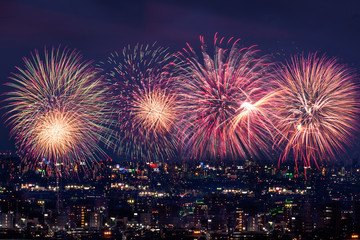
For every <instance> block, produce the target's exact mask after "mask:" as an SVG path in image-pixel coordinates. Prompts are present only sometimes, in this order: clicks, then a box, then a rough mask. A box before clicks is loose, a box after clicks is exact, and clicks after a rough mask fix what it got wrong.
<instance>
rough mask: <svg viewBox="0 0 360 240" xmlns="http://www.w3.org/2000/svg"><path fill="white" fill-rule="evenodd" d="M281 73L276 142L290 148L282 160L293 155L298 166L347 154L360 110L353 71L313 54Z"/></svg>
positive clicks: (279, 75)
mask: <svg viewBox="0 0 360 240" xmlns="http://www.w3.org/2000/svg"><path fill="white" fill-rule="evenodd" d="M275 76H276V80H277V83H278V88H277V90H276V92H277V93H276V94H277V97H276V98H275V99H276V101H274V102H273V104H274V106H275V114H274V116H276V118H275V125H276V126H277V129H278V130H279V133H278V134H277V137H276V144H278V145H279V146H285V149H284V152H283V155H282V157H281V160H282V161H283V160H285V159H286V158H287V157H288V156H289V154H290V153H292V154H293V155H294V158H295V162H296V164H297V162H298V161H299V160H300V161H303V163H304V166H310V165H311V162H314V163H315V164H316V165H318V163H317V161H318V160H320V161H322V160H326V159H327V158H334V157H335V156H336V155H337V154H339V153H341V152H343V151H344V147H345V146H346V145H349V144H350V137H351V136H352V135H353V133H354V131H355V130H356V128H357V118H358V113H359V112H358V110H359V104H358V99H357V96H356V95H357V94H358V91H357V86H356V85H355V83H354V79H355V76H354V74H353V72H352V71H351V70H350V69H348V68H346V67H345V66H343V65H341V64H339V63H338V62H337V60H336V59H335V58H331V59H330V58H326V57H320V58H319V57H317V56H316V54H309V55H308V56H307V57H305V56H301V57H300V56H297V57H293V58H292V59H291V61H290V62H289V63H287V64H285V65H282V66H281V67H279V68H278V69H277V74H275ZM279 163H280V162H279Z"/></svg>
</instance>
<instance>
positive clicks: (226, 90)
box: [177, 35, 272, 159]
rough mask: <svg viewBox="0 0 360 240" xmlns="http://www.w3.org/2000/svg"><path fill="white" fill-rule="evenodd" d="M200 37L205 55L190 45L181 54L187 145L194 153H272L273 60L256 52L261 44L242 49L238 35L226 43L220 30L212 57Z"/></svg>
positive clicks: (182, 115)
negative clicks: (269, 149)
mask: <svg viewBox="0 0 360 240" xmlns="http://www.w3.org/2000/svg"><path fill="white" fill-rule="evenodd" d="M200 40H201V42H202V57H198V56H197V55H196V53H195V51H194V50H193V49H192V48H191V47H190V46H189V45H188V48H189V50H187V49H184V51H185V54H182V53H180V58H181V59H182V60H183V61H184V64H183V66H182V67H181V68H182V73H181V74H180V75H181V76H180V77H179V78H178V85H177V88H178V95H179V99H180V101H181V104H180V105H179V112H180V119H181V121H180V125H181V128H180V129H181V130H182V131H181V135H182V148H183V149H185V151H188V152H190V155H191V156H192V157H194V158H202V157H211V158H220V159H224V158H235V157H242V158H245V157H252V156H256V155H258V153H259V150H261V151H263V152H266V151H267V146H268V143H267V142H268V140H269V137H270V138H271V131H270V130H271V128H270V127H269V126H271V125H269V118H268V113H267V108H266V106H267V105H268V102H269V101H270V99H271V97H272V94H271V91H270V90H271V83H270V82H267V81H266V80H268V74H267V71H268V69H269V64H268V62H267V61H266V59H265V58H257V57H256V56H257V52H258V50H256V49H255V46H252V47H248V48H239V47H238V45H239V44H238V40H236V41H233V40H232V39H230V40H229V41H228V42H227V43H224V39H217V37H216V35H215V41H214V42H215V44H214V48H215V54H214V58H211V56H210V55H209V54H208V53H207V52H206V46H205V44H204V41H203V38H202V37H201V39H200ZM221 45H226V46H229V47H225V48H222V47H221Z"/></svg>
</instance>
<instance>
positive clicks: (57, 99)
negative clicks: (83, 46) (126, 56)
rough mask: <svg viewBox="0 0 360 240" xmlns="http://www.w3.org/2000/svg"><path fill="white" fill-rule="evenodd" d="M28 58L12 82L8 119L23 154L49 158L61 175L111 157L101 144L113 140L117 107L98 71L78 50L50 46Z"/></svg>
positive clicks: (34, 158)
mask: <svg viewBox="0 0 360 240" xmlns="http://www.w3.org/2000/svg"><path fill="white" fill-rule="evenodd" d="M24 62H25V67H24V68H23V69H22V68H17V69H18V71H19V72H18V73H15V74H13V77H11V79H12V80H13V82H10V83H8V84H7V85H8V86H9V87H11V88H12V91H10V92H9V93H8V94H7V95H8V98H7V102H8V106H7V108H8V109H9V111H8V114H9V115H10V116H9V118H8V121H9V123H10V125H11V134H12V136H14V138H15V142H16V145H17V148H18V149H19V151H18V152H19V154H20V155H21V156H22V157H23V158H24V160H25V161H28V162H30V163H31V166H33V167H35V166H36V165H37V163H39V161H38V160H39V159H42V158H45V159H46V160H47V161H50V162H51V163H52V167H53V169H49V170H54V171H55V172H56V174H58V175H61V174H64V173H65V174H74V171H75V170H74V169H75V168H79V167H80V166H79V165H80V162H85V164H87V165H85V166H82V167H81V168H84V170H85V171H86V170H87V169H89V166H90V165H91V162H93V161H96V158H97V157H100V156H106V154H105V153H104V152H103V150H102V149H101V148H100V146H99V144H98V143H99V142H103V143H106V144H111V143H110V141H109V140H110V135H111V134H110V132H111V130H110V129H109V128H108V125H109V123H110V122H108V120H107V119H111V117H110V116H109V114H111V110H110V109H109V108H108V106H107V98H106V95H105V92H106V88H105V86H104V84H103V83H102V80H101V79H100V78H99V75H98V71H96V70H95V69H94V67H92V66H91V65H90V62H85V61H82V57H81V55H80V54H79V53H78V52H76V51H69V50H66V49H64V50H63V51H61V50H60V48H59V49H57V50H55V49H52V51H51V52H50V53H48V52H47V51H46V49H45V55H44V57H43V58H42V57H40V55H39V53H38V52H37V51H35V55H32V58H31V59H27V58H24ZM86 159H87V160H90V161H87V160H86ZM82 165H83V164H82ZM48 167H49V166H48Z"/></svg>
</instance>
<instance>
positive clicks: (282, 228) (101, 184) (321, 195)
mask: <svg viewBox="0 0 360 240" xmlns="http://www.w3.org/2000/svg"><path fill="white" fill-rule="evenodd" d="M39 165H40V163H39ZM0 167H1V177H0V178H1V185H0V186H1V191H0V210H1V213H0V229H1V235H0V238H22V239H23V238H39V239H59V238H61V239H65V238H66V239H85V238H87V239H99V238H105V239H170V238H172V239H358V238H359V237H358V236H359V234H360V194H359V193H360V188H359V186H360V185H359V181H360V166H359V165H358V159H357V158H354V159H353V160H352V162H351V163H350V164H348V165H346V166H344V165H341V163H339V162H338V163H336V164H335V163H333V164H331V163H328V164H327V165H326V166H320V167H319V169H316V168H315V169H311V168H307V169H305V171H306V176H305V174H304V171H303V170H304V169H303V170H301V171H299V172H297V171H296V168H295V167H294V166H288V165H286V164H284V165H283V166H281V167H280V168H278V165H277V163H274V164H271V163H259V162H254V161H236V162H235V161H227V162H226V161H224V162H214V161H212V162H199V161H191V162H171V161H169V162H166V163H164V162H147V163H145V162H125V161H124V162H119V161H115V160H112V159H107V160H105V161H101V162H99V167H98V168H97V171H96V172H93V175H92V176H82V175H81V173H79V174H78V177H77V178H74V177H73V178H60V179H57V178H56V177H54V176H51V174H52V173H51V172H45V171H42V170H41V168H40V167H39V168H38V171H35V172H34V171H29V169H28V168H29V167H28V166H26V165H22V164H19V159H17V158H16V157H12V156H11V155H10V154H9V153H4V154H2V158H1V163H0ZM49 174H50V176H49Z"/></svg>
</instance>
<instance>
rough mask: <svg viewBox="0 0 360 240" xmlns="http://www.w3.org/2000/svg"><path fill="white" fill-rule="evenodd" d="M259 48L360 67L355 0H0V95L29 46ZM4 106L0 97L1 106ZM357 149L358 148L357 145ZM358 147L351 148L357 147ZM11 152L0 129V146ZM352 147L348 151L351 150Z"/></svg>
mask: <svg viewBox="0 0 360 240" xmlns="http://www.w3.org/2000/svg"><path fill="white" fill-rule="evenodd" d="M216 32H218V34H219V36H220V37H221V36H224V37H227V38H229V37H236V38H241V39H242V44H243V45H244V46H249V45H254V44H256V45H259V47H258V48H259V49H261V50H262V52H263V53H264V54H271V55H272V59H273V60H274V61H284V60H285V59H287V58H289V57H290V56H291V55H292V54H296V53H308V52H315V51H318V52H319V53H326V55H328V56H336V57H338V58H339V59H340V60H341V62H343V63H346V64H348V65H349V66H350V67H352V68H354V69H356V70H357V72H360V57H359V54H360V1H358V0H344V1H304V0H301V1H289V0H286V1H268V0H265V1H254V0H251V1H250V0H249V1H241V0H238V1H198V0H190V1H183V0H182V1H169V0H167V1H119V0H114V1H110V0H86V1H85V0H73V1H49V0H44V1H35V0H32V1H28V0H27V1H26V0H24V1H16V0H9V1H7V0H1V1H0V83H1V94H2V96H1V100H3V99H4V96H3V94H4V93H5V92H6V91H8V89H6V87H5V86H3V84H4V83H6V82H8V81H9V76H11V72H15V71H16V70H15V66H19V67H23V61H22V58H23V57H28V56H30V52H32V51H33V50H34V49H39V50H41V51H42V50H43V49H44V46H47V47H48V48H50V47H52V46H55V47H57V46H58V45H61V46H67V47H69V48H72V49H73V48H75V49H78V50H80V51H81V52H82V54H83V55H84V57H85V58H87V59H91V60H94V61H101V60H104V59H106V58H107V56H108V54H110V53H111V52H114V51H120V50H121V49H122V48H123V47H124V46H125V45H128V44H132V45H134V44H136V43H138V42H139V43H153V42H154V41H157V42H158V43H159V45H162V46H165V47H170V50H172V51H179V50H181V49H182V48H183V47H185V45H186V42H188V43H189V44H190V45H191V46H194V47H195V48H198V47H199V46H200V43H199V36H200V35H203V36H204V37H205V41H206V42H207V43H209V44H212V42H213V37H214V34H215V33H216ZM1 105H2V106H4V105H5V103H4V102H2V103H1ZM4 113H5V111H4V109H2V110H1V115H2V117H1V121H2V122H4V121H5V120H6V116H3V114H4ZM357 146H359V145H358V144H357ZM357 146H355V147H354V149H355V148H357ZM7 149H10V150H14V143H13V141H12V140H11V139H10V136H9V127H6V126H5V124H1V126H0V151H5V150H7ZM352 152H353V151H352Z"/></svg>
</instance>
